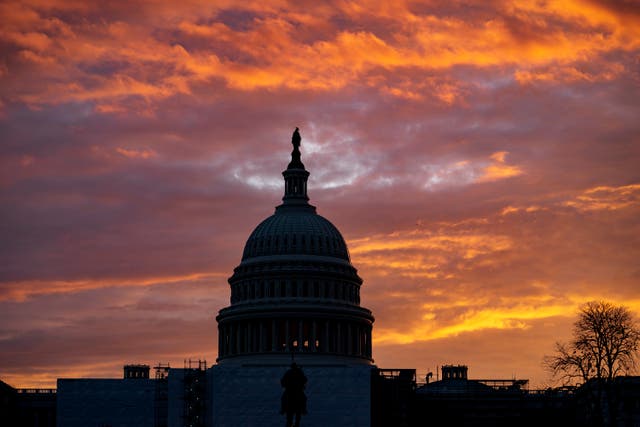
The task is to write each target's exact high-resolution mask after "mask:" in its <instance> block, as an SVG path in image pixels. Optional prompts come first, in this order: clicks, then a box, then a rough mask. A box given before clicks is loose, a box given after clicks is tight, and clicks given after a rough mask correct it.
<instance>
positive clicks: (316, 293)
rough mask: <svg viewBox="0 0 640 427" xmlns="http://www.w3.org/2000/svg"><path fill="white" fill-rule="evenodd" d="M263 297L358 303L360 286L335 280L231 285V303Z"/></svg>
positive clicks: (248, 282)
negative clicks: (321, 299)
mask: <svg viewBox="0 0 640 427" xmlns="http://www.w3.org/2000/svg"><path fill="white" fill-rule="evenodd" d="M263 298H323V299H335V300H340V301H344V302H347V303H351V304H355V305H359V304H360V286H359V285H356V284H354V283H350V282H346V281H336V280H310V281H307V280H304V281H303V280H260V279H257V280H244V281H241V282H238V283H234V284H233V285H232V286H231V303H232V304H235V303H238V302H242V301H249V300H254V299H263Z"/></svg>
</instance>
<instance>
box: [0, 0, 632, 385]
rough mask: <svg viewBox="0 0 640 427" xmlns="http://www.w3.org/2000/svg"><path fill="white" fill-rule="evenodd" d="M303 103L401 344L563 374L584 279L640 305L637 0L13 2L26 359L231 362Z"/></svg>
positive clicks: (369, 293)
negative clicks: (229, 326)
mask: <svg viewBox="0 0 640 427" xmlns="http://www.w3.org/2000/svg"><path fill="white" fill-rule="evenodd" d="M296 126H298V127H300V132H301V135H302V147H301V151H302V159H303V161H304V163H305V165H306V167H307V170H309V171H310V172H311V177H310V179H309V196H310V198H311V203H312V204H314V205H315V206H317V207H318V213H319V214H321V215H323V216H325V217H326V218H328V219H329V220H330V221H332V222H333V223H334V224H335V225H336V226H337V227H338V228H339V229H340V230H341V232H342V233H343V235H344V237H345V239H346V240H347V243H348V245H349V249H350V253H351V260H352V262H353V264H354V266H355V267H356V268H357V269H358V271H359V274H360V276H361V277H362V278H363V279H364V285H363V288H362V290H361V296H362V305H364V306H365V307H367V308H369V309H371V310H372V311H373V313H374V315H375V317H376V322H375V325H374V332H373V339H374V348H373V351H374V359H375V361H376V364H377V365H378V366H380V367H383V368H416V369H417V370H418V374H419V375H420V376H423V375H424V374H426V373H427V372H428V371H434V374H435V369H436V367H437V366H439V365H442V364H446V363H464V364H467V365H469V375H470V377H474V378H480V377H483V378H512V377H513V376H515V377H518V378H529V379H530V380H531V385H532V387H544V386H547V385H550V384H554V383H553V381H552V380H551V379H550V377H549V375H548V374H547V373H546V372H545V371H544V368H543V367H542V358H543V356H544V355H545V354H550V353H552V351H553V348H554V342H556V341H558V340H567V339H568V338H569V337H570V335H571V325H572V322H573V321H574V320H575V315H576V310H577V309H578V307H579V306H580V305H581V304H582V303H584V302H587V301H590V300H594V299H606V300H608V301H611V302H613V303H616V304H624V305H626V306H628V307H629V308H630V309H631V310H632V311H633V312H634V313H635V314H636V316H638V315H640V4H639V3H638V2H637V1H635V0H626V1H625V0H618V1H615V0H591V1H587V0H583V1H571V0H565V1H561V0H558V1H530V0H523V1H508V0H487V1H460V2H452V1H450V0H433V1H393V2H384V3H382V2H376V1H339V0H336V1H327V2H319V1H316V0H309V1H299V0H298V1H295V2H286V1H277V0H275V1H271V0H260V1H243V2H239V1H231V0H228V1H213V2H212V1H204V0H202V1H200V0H182V1H175V2H174V1H168V0H166V1H165V0H148V1H140V2H135V1H109V2H93V1H73V0H51V1H50V0H24V1H19V2H13V1H10V0H9V1H3V2H1V3H0V204H1V205H0V218H1V222H0V229H1V230H2V235H1V238H0V242H1V243H0V379H2V380H3V381H5V382H8V383H9V384H11V385H13V386H21V387H27V386H55V381H56V378H59V377H120V375H121V367H122V365H123V364H125V363H148V364H155V363H157V362H162V363H166V362H170V363H171V364H172V366H178V367H182V364H183V360H184V359H185V358H194V359H198V358H200V359H207V361H208V362H209V364H211V363H213V362H214V361H215V357H216V355H217V348H216V345H217V333H216V328H217V325H216V322H215V315H216V314H217V312H218V310H220V309H221V308H222V307H224V306H226V305H228V303H229V286H228V284H227V282H226V280H227V278H228V277H229V276H230V275H231V274H232V271H233V268H234V267H235V266H236V265H237V264H238V263H239V262H240V257H241V254H242V248H243V246H244V243H245V241H246V238H247V237H248V236H249V234H250V232H251V231H252V230H253V228H254V227H255V226H256V225H257V224H258V223H259V222H260V221H261V220H262V219H264V218H266V217H267V216H269V215H271V214H272V213H273V208H274V207H275V206H276V205H277V204H279V203H280V198H281V197H282V194H283V191H284V184H283V179H282V175H281V172H282V171H283V170H284V169H285V168H286V165H287V163H288V161H289V156H290V151H291V144H290V140H291V133H292V131H293V130H294V128H295V127H296Z"/></svg>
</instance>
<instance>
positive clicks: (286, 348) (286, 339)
mask: <svg viewBox="0 0 640 427" xmlns="http://www.w3.org/2000/svg"><path fill="white" fill-rule="evenodd" d="M289 341H290V337H289V319H287V320H285V321H284V351H286V352H289V350H290V345H291V343H290V342H289Z"/></svg>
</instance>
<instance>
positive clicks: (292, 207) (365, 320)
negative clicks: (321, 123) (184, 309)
mask: <svg viewBox="0 0 640 427" xmlns="http://www.w3.org/2000/svg"><path fill="white" fill-rule="evenodd" d="M292 143H293V147H294V148H293V152H292V153H291V162H290V163H289V165H288V167H287V169H286V170H285V171H284V172H283V173H282V174H283V176H284V181H285V191H284V197H283V198H282V204H281V205H280V206H278V207H276V210H275V213H274V214H273V215H271V216H270V217H268V218H267V219H265V220H264V221H262V222H261V223H260V224H259V225H258V226H257V227H256V228H255V229H254V231H253V232H252V233H251V235H250V236H249V238H248V239H247V242H246V244H245V248H244V251H243V254H242V260H241V262H240V265H238V266H237V267H236V268H235V269H234V273H233V275H232V276H231V277H230V278H229V286H230V287H231V298H230V300H231V301H230V302H231V304H230V306H229V307H226V308H223V309H222V310H220V313H219V315H218V317H217V318H216V319H217V321H218V336H219V342H218V363H225V364H228V363H229V364H231V363H238V362H240V363H246V362H252V363H269V362H273V363H287V362H289V361H290V360H291V358H294V357H295V358H297V359H305V360H304V363H306V364H309V363H314V362H317V363H337V362H339V363H357V364H362V363H364V364H371V363H372V362H373V360H372V357H371V329H372V325H373V321H374V319H373V316H372V314H371V311H369V310H367V309H366V308H363V307H360V286H361V285H362V279H361V278H360V277H359V276H358V274H357V270H356V269H355V268H354V267H353V266H352V265H351V262H350V259H349V252H348V249H347V245H346V243H345V241H344V238H343V237H342V235H341V234H340V232H339V231H338V229H337V228H336V227H335V226H334V225H333V224H332V223H331V222H330V221H328V220H327V219H325V218H324V217H322V216H320V215H318V214H317V213H316V208H315V207H314V206H312V205H310V204H309V198H308V196H307V179H308V177H309V172H308V171H306V170H305V167H304V164H303V163H302V161H301V159H300V150H299V146H300V134H299V133H298V129H296V131H295V132H294V134H293V138H292Z"/></svg>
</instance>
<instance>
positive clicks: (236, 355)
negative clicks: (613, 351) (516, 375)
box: [0, 128, 640, 427]
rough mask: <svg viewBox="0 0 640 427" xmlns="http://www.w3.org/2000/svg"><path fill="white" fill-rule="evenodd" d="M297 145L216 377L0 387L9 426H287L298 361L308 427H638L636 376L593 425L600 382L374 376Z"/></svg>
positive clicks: (358, 313)
mask: <svg viewBox="0 0 640 427" xmlns="http://www.w3.org/2000/svg"><path fill="white" fill-rule="evenodd" d="M292 144H293V151H292V153H291V161H290V162H289V164H288V166H287V168H286V170H285V171H284V172H282V175H283V177H284V196H283V198H282V203H281V204H280V205H279V206H277V207H276V208H275V212H274V213H273V215H271V216H269V217H267V218H266V219H265V220H264V221H262V222H261V223H260V224H259V225H258V226H257V227H256V228H255V229H254V230H253V232H252V233H251V234H250V235H249V238H248V239H247V242H246V244H245V247H244V251H243V253H242V259H241V261H240V264H239V265H238V266H237V267H236V268H235V269H234V271H233V274H232V276H231V277H230V278H229V280H228V282H229V286H230V305H229V306H228V307H225V308H222V309H221V310H220V312H219V313H218V315H217V317H216V320H217V323H218V356H217V359H216V363H215V364H214V365H212V366H208V365H207V363H206V361H201V360H198V361H191V360H188V361H187V360H185V361H184V365H183V366H182V367H170V366H169V365H168V364H164V365H163V364H158V365H156V366H154V367H153V370H154V375H153V377H152V376H151V374H150V372H151V367H150V366H149V365H140V364H129V365H125V366H124V370H123V377H122V378H121V379H91V378H89V379H64V378H61V379H58V381H57V390H31V391H28V390H20V389H14V388H12V387H11V386H9V385H7V384H5V383H2V382H0V409H1V410H2V411H1V412H0V414H1V417H2V419H0V425H2V426H4V425H8V426H13V425H15V426H38V427H41V426H53V425H57V426H58V427H92V426H95V427H107V426H110V427H115V426H119V427H125V426H132V427H145V426H148V427H178V426H189V427H205V426H206V427H240V426H260V427H270V426H281V425H282V424H283V423H284V422H285V418H284V416H283V415H282V414H281V413H280V410H281V406H282V388H281V382H280V380H281V378H282V377H283V375H284V374H285V372H287V370H288V369H289V368H290V366H291V364H292V362H295V363H296V364H298V365H300V366H301V368H302V371H303V372H304V376H305V378H306V388H305V390H304V393H305V396H306V407H307V412H308V413H307V414H305V415H303V418H302V424H301V425H302V426H305V427H326V426H332V427H342V426H345V427H346V426H348V427H422V426H425V427H426V426H433V425H447V426H503V425H504V426H507V425H514V424H518V425H519V426H539V425H545V426H546V427H551V426H571V425H596V424H594V420H599V421H597V422H600V424H599V425H609V426H614V425H621V426H622V425H624V426H639V425H640V377H624V378H619V379H616V383H615V384H613V385H612V387H611V388H610V389H608V393H607V394H606V396H605V397H606V398H607V399H608V400H606V403H607V405H608V406H607V407H608V408H613V410H610V411H608V412H607V416H606V417H596V416H595V415H594V414H592V413H590V412H589V411H588V410H586V408H589V407H591V406H592V403H593V400H592V399H591V397H590V396H591V394H590V393H589V390H590V388H589V387H591V388H593V387H596V386H597V384H587V385H585V386H583V387H582V388H579V389H578V390H577V391H576V390H574V389H570V388H563V389H557V390H545V391H535V390H533V391H532V390H529V389H528V381H527V380H516V379H509V380H500V379H469V378H468V367H467V366H465V365H445V366H443V367H442V379H441V380H438V381H431V379H432V377H431V376H427V377H426V378H425V380H424V381H422V380H421V379H418V378H416V371H415V369H382V368H379V367H377V366H375V365H374V359H373V354H372V345H371V344H372V327H373V323H374V317H373V314H372V313H371V311H370V310H368V309H366V308H364V307H362V306H360V289H361V286H362V284H363V281H362V279H361V278H360V277H359V276H358V273H357V270H356V268H355V267H354V266H353V265H352V264H351V261H350V258H349V252H348V248H347V245H346V243H345V240H344V238H343V237H342V235H341V234H340V232H339V230H338V229H337V228H336V227H335V226H334V225H333V224H332V223H331V222H330V221H329V220H327V219H325V218H324V217H322V216H320V215H319V214H318V213H317V212H316V208H315V207H314V206H312V205H311V204H310V203H309V197H308V195H307V180H308V177H309V172H308V171H307V170H306V169H305V166H304V164H303V163H302V160H301V153H300V145H301V137H300V134H299V132H298V129H297V128H296V131H295V132H294V134H293V137H292ZM56 391H57V392H56ZM599 396H600V398H604V397H602V396H603V395H599ZM598 407H604V406H603V405H600V406H598Z"/></svg>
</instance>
